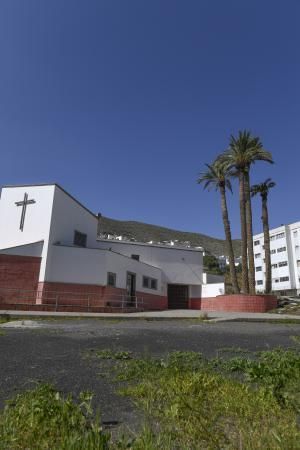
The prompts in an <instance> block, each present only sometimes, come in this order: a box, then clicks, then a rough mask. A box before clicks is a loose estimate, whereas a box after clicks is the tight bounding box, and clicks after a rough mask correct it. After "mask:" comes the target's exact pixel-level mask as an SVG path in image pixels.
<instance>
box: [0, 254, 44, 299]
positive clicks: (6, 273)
mask: <svg viewBox="0 0 300 450" xmlns="http://www.w3.org/2000/svg"><path fill="white" fill-rule="evenodd" d="M40 265H41V258H38V257H34V256H20V255H3V254H1V255H0V303H9V302H15V303H34V299H35V291H36V289H37V285H38V279H39V273H40Z"/></svg>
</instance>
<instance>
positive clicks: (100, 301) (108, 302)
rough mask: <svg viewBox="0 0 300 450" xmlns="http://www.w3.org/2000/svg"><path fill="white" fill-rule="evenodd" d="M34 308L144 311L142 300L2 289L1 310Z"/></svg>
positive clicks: (90, 293) (120, 296) (138, 298)
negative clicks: (7, 307) (7, 308)
mask: <svg viewBox="0 0 300 450" xmlns="http://www.w3.org/2000/svg"><path fill="white" fill-rule="evenodd" d="M18 305H19V306H20V307H21V306H22V307H28V308H29V307H30V306H31V307H32V308H33V309H43V308H44V309H45V308H47V309H51V310H53V311H59V310H60V309H64V310H65V309H70V310H71V309H73V310H75V311H78V310H81V311H87V312H93V311H94V312H97V310H98V311H99V310H104V311H105V310H107V311H108V310H119V311H120V310H121V311H122V310H126V311H137V310H138V311H141V310H143V309H144V301H143V298H142V297H137V296H129V295H127V294H119V295H117V294H114V295H105V294H104V295H100V294H98V293H92V292H82V293H81V292H67V291H50V290H44V289H43V290H39V289H37V290H26V289H18V288H2V287H0V308H2V309H3V308H5V306H14V307H17V306H18Z"/></svg>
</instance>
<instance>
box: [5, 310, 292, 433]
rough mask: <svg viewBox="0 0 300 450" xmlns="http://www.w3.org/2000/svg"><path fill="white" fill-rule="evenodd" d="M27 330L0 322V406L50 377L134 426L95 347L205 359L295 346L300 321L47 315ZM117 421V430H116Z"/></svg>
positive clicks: (137, 417)
mask: <svg viewBox="0 0 300 450" xmlns="http://www.w3.org/2000/svg"><path fill="white" fill-rule="evenodd" d="M37 322H38V326H37V327H35V328H31V329H30V328H29V329H18V328H16V329H14V328H0V407H1V408H2V407H3V406H4V403H5V400H6V399H9V398H11V397H13V396H14V395H15V394H16V393H18V392H22V391H24V390H25V389H30V388H32V387H34V386H35V385H36V383H39V382H49V383H53V384H54V385H55V386H56V387H57V389H58V390H60V391H62V392H63V393H65V394H68V393H71V394H72V395H73V396H75V397H77V396H78V395H79V393H80V392H81V391H92V392H93V393H94V400H93V405H94V407H95V409H97V410H98V409H99V410H100V413H101V417H102V420H103V423H104V425H105V426H107V427H110V426H112V427H115V429H121V428H125V429H129V430H134V429H136V428H137V427H138V426H139V424H140V423H141V421H142V420H143V418H142V415H141V412H140V411H139V410H137V409H136V408H135V406H134V405H133V404H132V403H131V400H130V399H128V398H126V397H122V396H120V395H118V393H117V389H118V387H119V384H118V383H116V382H115V381H114V375H113V373H112V370H111V369H112V366H113V365H114V364H115V362H114V361H110V360H109V361H107V360H102V359H99V358H97V357H95V356H93V355H94V350H104V349H110V350H113V351H120V350H124V351H130V352H132V353H133V355H134V356H145V355H147V356H155V357H161V356H163V355H166V354H167V353H169V352H171V351H174V350H181V351H197V352H201V353H203V354H204V355H205V356H206V357H209V358H210V357H215V356H217V355H220V354H222V355H225V356H226V355H227V356H228V355H230V354H232V351H231V350H230V349H232V348H236V349H244V350H249V351H250V352H255V351H259V350H268V349H272V348H275V347H284V348H287V347H294V346H297V345H299V344H297V343H296V342H295V341H294V340H293V338H292V337H293V336H300V325H299V324H282V323H274V324H273V323H261V322H257V323H255V322H219V323H203V322H201V321H199V320H193V319H191V320H175V319H173V320H163V321H161V320H141V319H132V320H118V319H109V320H108V319H107V320H103V319H83V318H82V319H69V320H66V319H60V320H56V319H52V320H51V319H50V320H49V319H47V320H39V321H37ZM119 426H121V428H119Z"/></svg>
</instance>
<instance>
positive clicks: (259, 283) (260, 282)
mask: <svg viewBox="0 0 300 450" xmlns="http://www.w3.org/2000/svg"><path fill="white" fill-rule="evenodd" d="M256 284H257V286H261V285H262V284H264V282H263V280H257V282H256Z"/></svg>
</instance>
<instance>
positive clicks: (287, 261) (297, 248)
mask: <svg viewBox="0 0 300 450" xmlns="http://www.w3.org/2000/svg"><path fill="white" fill-rule="evenodd" d="M253 247H254V263H255V280H256V290H257V292H264V290H265V277H266V268H265V251H264V235H263V233H261V234H257V235H255V236H254V237H253ZM270 248H271V264H272V290H273V291H279V292H280V293H281V294H283V295H285V294H300V222H295V223H292V224H289V225H282V226H280V227H278V228H273V229H272V230H270Z"/></svg>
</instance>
